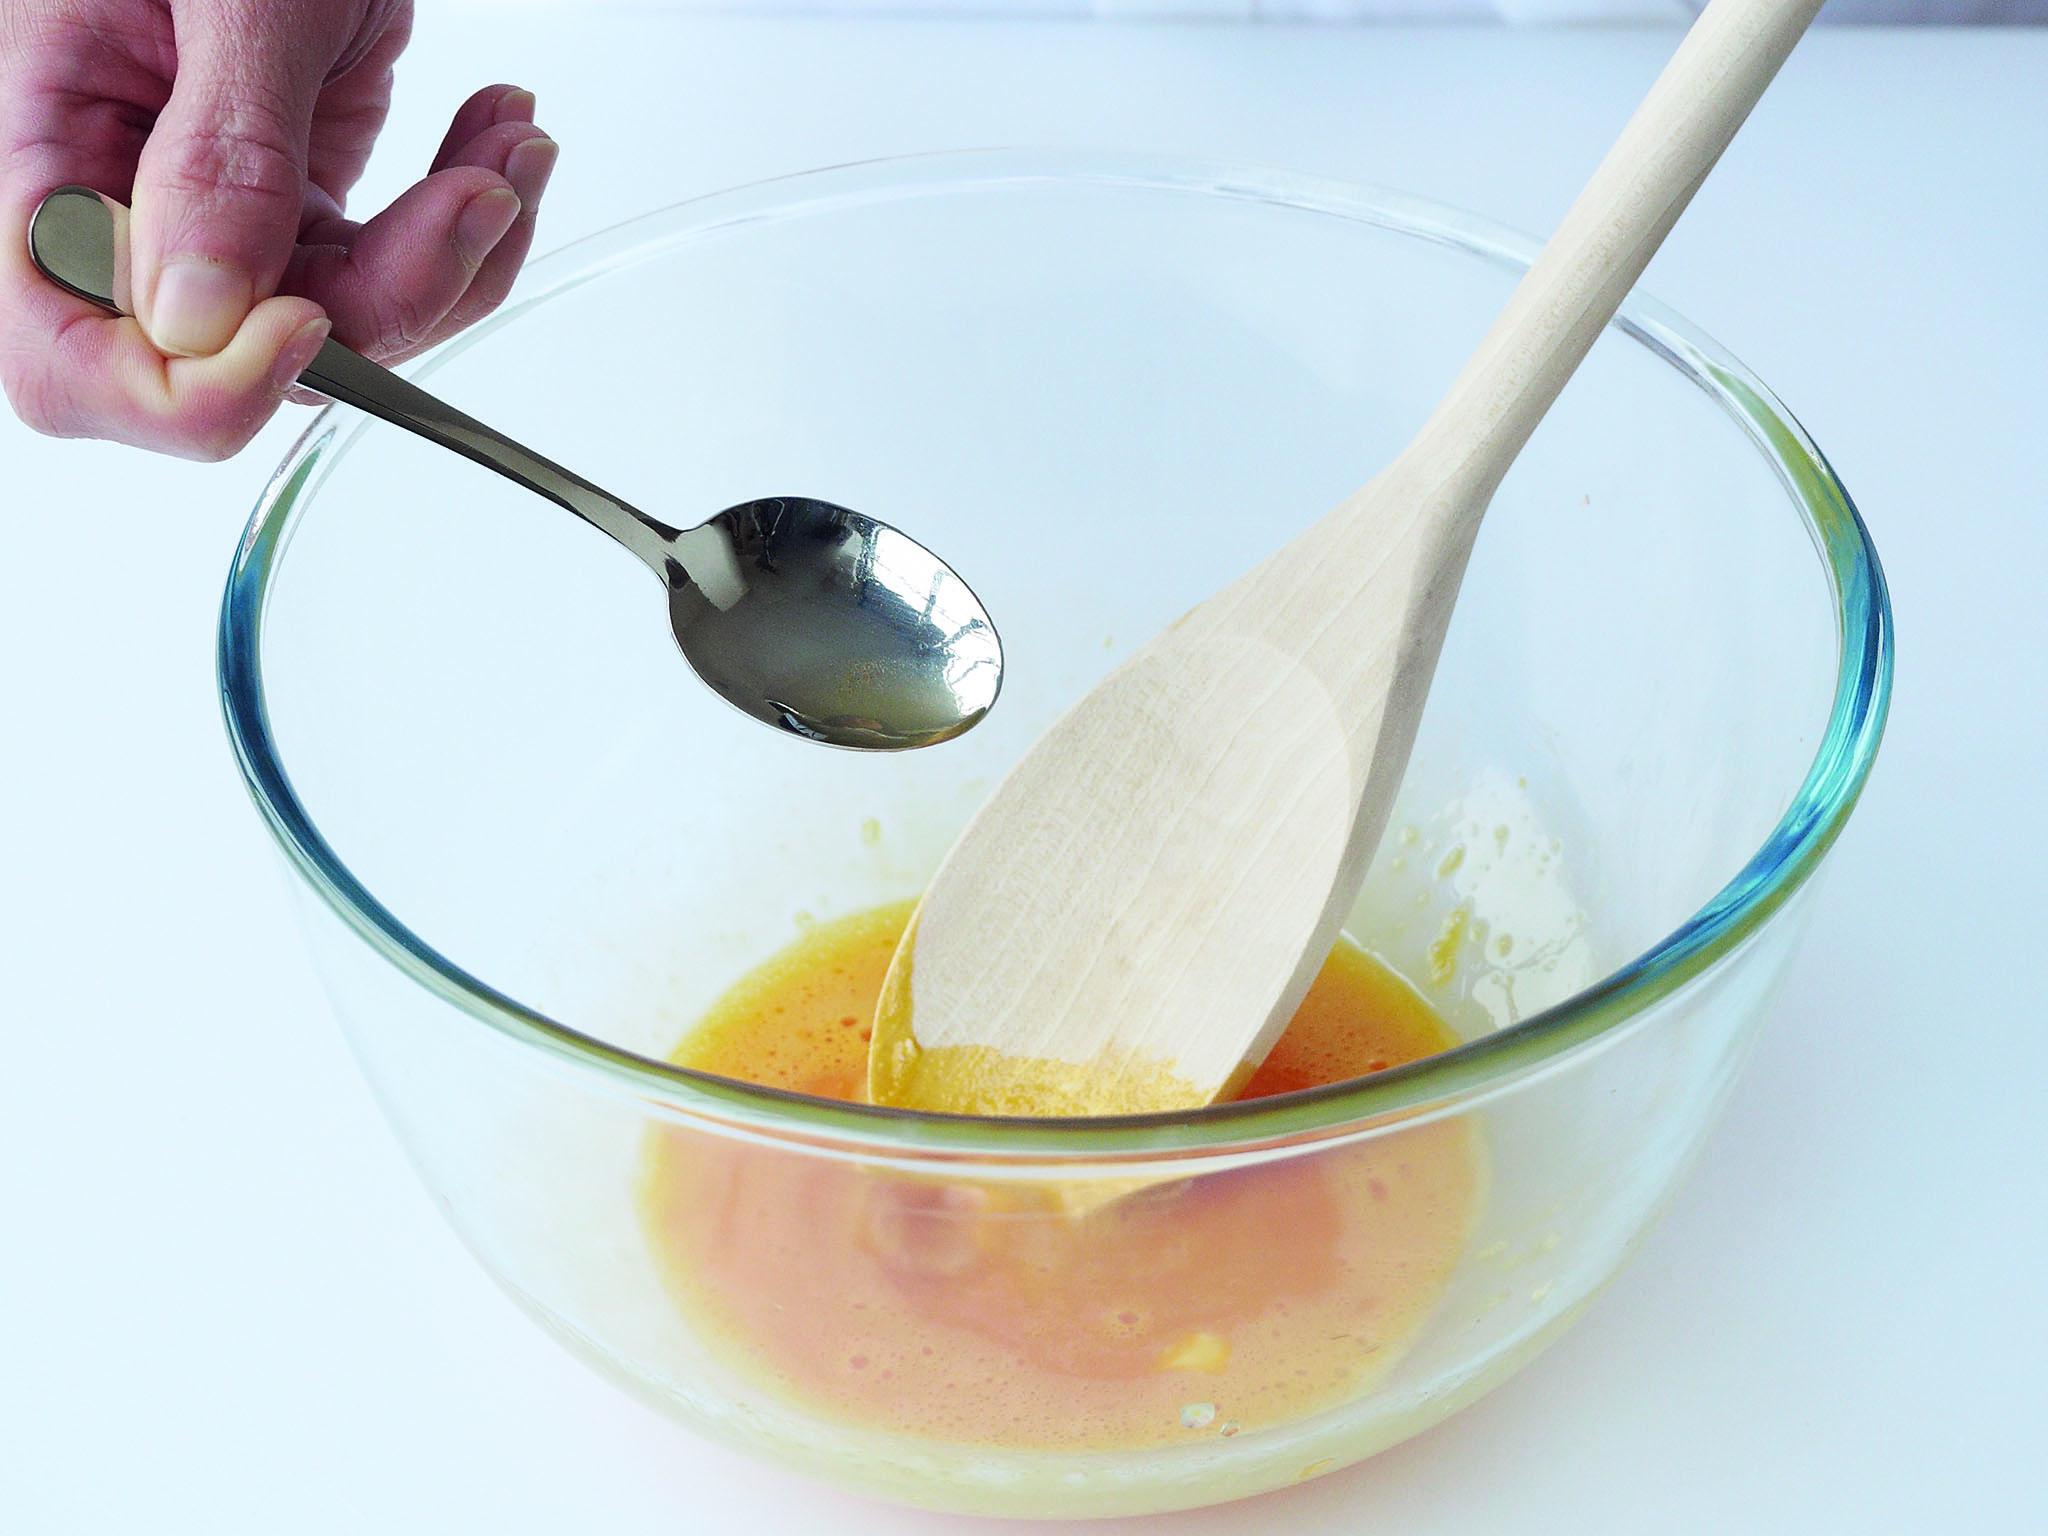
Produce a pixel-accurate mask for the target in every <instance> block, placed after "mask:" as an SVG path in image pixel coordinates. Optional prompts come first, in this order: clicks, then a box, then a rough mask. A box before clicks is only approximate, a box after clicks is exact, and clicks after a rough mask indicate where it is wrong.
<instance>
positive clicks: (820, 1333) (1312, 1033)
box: [641, 902, 1482, 1450]
mask: <svg viewBox="0 0 2048 1536" xmlns="http://www.w3.org/2000/svg"><path fill="white" fill-rule="evenodd" d="M911 908H912V904H911V903H908V902H906V903H903V904H901V905H896V906H890V907H883V908H878V909H876V910H874V911H871V912H865V913H861V914H858V915H856V916H853V917H849V918H846V919H844V920H841V921H839V922H835V923H829V924H823V925H820V926H818V927H816V928H814V929H812V930H811V931H810V932H809V933H808V934H807V935H805V936H804V937H803V938H802V939H800V940H799V941H798V942H797V943H795V944H794V945H792V946H791V947H790V948H789V949H787V950H785V951H784V952H783V953H782V954H780V955H778V956H776V957H775V958H774V959H772V960H770V961H769V962H768V963H767V964H765V965H763V966H762V967H760V968H759V969H758V970H756V971H754V972H753V973H752V974H751V975H748V976H747V977H745V978H743V979H742V980H741V981H740V982H739V983H738V984H737V985H735V986H734V987H733V988H732V990H731V991H729V992H728V993H727V994H726V995H725V996H724V997H723V998H722V999H720V1001H719V1002H718V1003H717V1004H716V1005H715V1006H714V1007H713V1008H712V1009H711V1011H710V1012H709V1013H708V1014H707V1015H706V1016H705V1018H704V1020H703V1021H702V1023H701V1024H699V1025H698V1026H697V1028H695V1029H694V1030H693V1031H692V1032H691V1033H690V1035H689V1036H688V1037H687V1038H686V1039H685V1040H684V1041H683V1043H682V1045H681V1046H680V1047H679V1048H678V1049H677V1051H676V1052H675V1056H674V1059H675V1061H676V1062H677V1063H678V1064H679V1065H682V1066H687V1067H693V1068H696V1069H698V1070H700V1071H705V1072H715V1073H719V1074H721V1075H723V1076H727V1077H735V1078H741V1079H744V1080H746V1081H749V1082H754V1083H760V1084H763V1085H767V1086H772V1087H777V1088H787V1089H794V1090H796V1091H797V1092H800V1093H809V1094H816V1095H819V1096H821V1097H825V1098H833V1099H843V1100H860V1099H862V1098H864V1097H865V1091H866V1083H867V1070H868V1061H867V1057H868V1039H869V1033H870V1026H871V1021H872V1019H873V1017H874V1013H875V1003H876V997H877V994H878V993H879V991H880V988H881V985H882V978H883V976H884V974H885V972H886V971H887V970H888V966H889V960H890V957H891V955H892V954H893V953H894V952H895V948H896V943H897V940H898V938H899V937H900V936H901V935H902V932H903V928H904V925H905V924H906V923H907V922H908V920H909V918H910V913H911ZM1456 1043H1457V1040H1456V1037H1455V1036H1453V1035H1452V1034H1451V1033H1450V1031H1449V1030H1448V1029H1447V1028H1446V1027H1445V1026H1444V1024H1443V1023H1442V1021H1441V1020H1439V1019H1438V1018H1437V1017H1436V1015H1435V1014H1434V1013H1433V1012H1432V1011H1431V1010H1430V1008H1429V1006H1428V1005H1427V1004H1426V1003H1425V1002H1423V1000H1422V999H1421V998H1420V997H1419V996H1417V995H1416V993H1415V992H1414V991H1413V990H1412V989H1411V988H1410V987H1409V986H1408V985H1407V983H1405V982H1404V981H1402V980H1401V979H1400V978H1399V977H1398V976H1396V975H1394V974H1393V972H1391V971H1389V970H1388V969H1387V968H1386V967H1385V966H1383V965H1382V964H1381V963H1380V962H1379V961H1377V960H1375V959H1374V958H1373V957H1372V956H1370V955H1368V954H1367V953H1366V952H1365V951H1364V950H1362V949H1360V948H1358V947H1357V946H1356V945H1354V944H1352V943H1350V942H1349V941H1348V940H1347V941H1343V942H1340V943H1339V945H1338V947H1337V949H1336V950H1335V951H1334V952H1333V953H1332V954H1331V956H1330V959H1329V961H1328V962H1327V963H1326V964H1325V966H1324V967H1323V970H1322V973H1321V974H1320V975H1319V976H1318V977H1317V979H1316V982H1315V985H1314V986H1313V988H1312V989H1311V990H1310V992H1309V994H1308V996H1307V997H1306V998H1305V999H1304V1000H1303V1002H1302V1004H1301V1007H1300V1009H1299V1010H1298V1011H1297V1012H1296V1013H1295V1015H1294V1018H1293V1021H1292V1022H1291V1023H1290V1024H1289V1026H1288V1028H1287V1031H1286V1033H1285V1034H1284V1035H1283V1036H1282V1037H1281V1040H1280V1042H1279V1044H1278V1045H1277V1046H1276V1047H1275V1048H1274V1050H1273V1052H1272V1054H1271V1055H1270V1056H1269V1057H1267V1059H1266V1061H1265V1063H1264V1065H1263V1066H1261V1067H1260V1069H1259V1071H1258V1072H1257V1073H1256V1074H1255V1075H1254V1076H1253V1077H1252V1079H1251V1081H1250V1082H1249V1084H1248V1085H1247V1086H1246V1087H1245V1089H1244V1091H1243V1093H1242V1094H1241V1095H1240V1097H1243V1098H1257V1097H1262V1096H1264V1095H1267V1094H1275V1093H1286V1092H1289V1091H1291V1090H1293V1089H1297V1088H1305V1087H1310V1086H1313V1085H1316V1084H1321V1083H1330V1082H1336V1081H1339V1080H1341V1079H1344V1078H1350V1077H1357V1076H1360V1075H1362V1074H1365V1073H1368V1072H1374V1071H1379V1070H1382V1069H1384V1068H1386V1067H1390V1066H1395V1065H1398V1064H1399V1063H1401V1062H1405V1061H1413V1060H1415V1059H1416V1058H1418V1057H1422V1056H1427V1055H1431V1054H1433V1053H1435V1052H1438V1051H1442V1050H1446V1049H1448V1048H1449V1047H1451V1046H1453V1045H1455V1044H1456ZM1481 1167H1482V1163H1481V1159H1480V1155H1479V1148H1478V1146H1477V1143H1476V1139H1475V1137H1474V1135H1473V1132H1472V1129H1471V1127H1470V1126H1469V1125H1468V1124H1467V1123H1466V1122H1464V1121H1462V1120H1458V1121H1446V1122H1433V1123H1428V1124H1422V1125H1417V1126H1412V1127H1409V1128H1407V1129H1404V1130H1400V1131H1397V1132H1395V1133H1393V1134H1391V1135H1386V1136H1381V1137H1377V1138H1374V1139H1373V1140H1372V1141H1370V1142H1368V1143H1365V1144H1354V1145H1350V1146H1340V1147H1326V1148H1323V1149H1322V1150H1319V1151H1317V1152H1315V1153H1313V1154H1311V1155H1307V1156H1301V1157H1296V1158H1292V1159H1289V1160H1286V1161H1284V1162H1269V1163H1264V1164H1258V1165H1254V1166H1251V1167H1246V1168H1241V1169H1234V1170H1229V1171H1225V1172H1219V1173H1212V1174H1206V1175H1204V1176H1202V1177H1200V1178H1194V1179H1184V1180H1175V1181H1167V1182H1156V1183H1148V1184H1143V1185H1137V1186H1131V1185H1129V1184H1128V1183H1125V1184H1123V1185H1121V1186H1119V1187H1117V1188H1115V1189H1113V1190H1109V1191H1107V1192H1106V1194H1105V1197H1104V1198H1101V1199H1090V1198H1086V1197H1085V1194H1084V1195H1083V1197H1082V1198H1079V1199H1077V1198H1075V1193H1076V1187H1075V1186H1069V1187H1067V1188H1064V1189H1062V1188H1059V1187H1049V1186H1046V1185H1042V1184H1018V1183H1014V1182H1007V1183H1006V1182H1000V1181H993V1180H975V1179H973V1178H972V1177H970V1176H968V1175H967V1174H965V1173H963V1174H962V1175H961V1176H960V1177H957V1178H939V1177H926V1176H914V1175H909V1174H904V1173H900V1172H896V1171H893V1170H889V1169H882V1168H866V1167H862V1166H859V1165H856V1164H851V1163H846V1162H839V1161H833V1160H829V1159H826V1158H822V1157H814V1156H804V1155H801V1154H797V1153H791V1152H787V1151H783V1150H779V1149H777V1148H774V1147H769V1146H764V1145H756V1144H748V1143H741V1142H737V1141H733V1140H730V1139H727V1138H722V1137H713V1136H707V1135H704V1134H702V1133H700V1132H692V1131H687V1130H679V1129H669V1128H662V1129H658V1130H656V1131H655V1132H653V1133H652V1135H651V1137H650V1140H649V1145H648V1150H647V1164H646V1170H645V1177H644V1183H643V1185H642V1189H641V1202H642V1211H643V1215H644V1218H645V1223H646V1227H647V1232H648V1235H649V1239H650V1241H651V1243H652V1247H653V1251H654V1255H655V1258H656V1262H657V1264H658V1266H659V1268H660V1271H661V1274H662V1277H663V1280H664V1282H665V1283H666V1285H667V1286H668V1288H669V1290H670V1291H671V1292H672V1294H673V1295H674V1297H675V1299H676V1301H677V1303H678V1305H679V1306H681V1307H682V1308H683V1309H684V1310H685V1313H686V1314H687V1315H688V1316H689V1317H691V1318H692V1319H694V1320H695V1321H696V1322H697V1323H698V1324H699V1327H700V1330H701V1331H702V1332H703V1333H704V1334H705V1335H706V1337H707V1338H708V1339H709V1340H710V1341H711V1342H712V1343H713V1345H714V1346H715V1347H717V1348H718V1349H719V1350H720V1351H721V1353H722V1354H723V1355H725V1356H728V1357H729V1359H730V1362H731V1363H732V1364H733V1365H735V1366H736V1367H738V1368H740V1369H742V1370H745V1371H747V1372H748V1373H750V1374H753V1375H755V1376H757V1377H759V1376H762V1375H764V1374H765V1376H766V1377H767V1378H769V1380H770V1382H771V1384H772V1385H773V1386H775V1387H777V1388H779V1389H780V1390H781V1392H782V1393H783V1394H784V1395H785V1396H787V1397H789V1398H792V1399H794V1400H796V1401H798V1402H800V1403H801V1404H803V1405H805V1406H807V1407H809V1408H810V1409H812V1410H813V1411H817V1412H822V1413H825V1414H828V1415H830V1416H833V1417H836V1418H840V1419H843V1420H845V1421H848V1422H850V1423H853V1424H856V1425H859V1426H861V1427H864V1428H870V1429H876V1430H885V1431H890V1432H894V1433H899V1434H907V1435H917V1436H928V1437H932V1438H936V1439H942V1440H946V1441H950V1442H954V1443H969V1444H982V1445H989V1446H1002V1447H1008V1448H1020V1449H1021V1448H1032V1449H1056V1448H1071V1449H1077V1450H1079V1449H1105V1450H1106V1449H1140V1448H1144V1447H1149V1446H1156V1445H1163V1444H1171V1443H1175V1442H1177V1441H1186V1440H1189V1439H1192V1438H1194V1437H1196V1436H1198V1435H1202V1434H1222V1435H1234V1434H1237V1433H1239V1432H1241V1431H1249V1430H1253V1429H1256V1428H1259V1427H1261V1426H1264V1425H1270V1424H1275V1423H1280V1422H1285V1421H1287V1420H1291V1419H1296V1418H1299V1417H1302V1416H1303V1415H1306V1414H1309V1413H1313V1412H1315V1411H1317V1410H1318V1409H1321V1408H1323V1407H1327V1406H1329V1405H1330V1404H1332V1403H1334V1402H1338V1401H1342V1400H1343V1399H1345V1398H1346V1397H1348V1396H1350V1395H1352V1394H1353V1393H1355V1392H1357V1391H1358V1390H1359V1389H1361V1388H1362V1387H1364V1386H1365V1385H1367V1384H1369V1383H1370V1382H1371V1381H1372V1380H1373V1379H1374V1378H1376V1377H1377V1376H1379V1375H1381V1374H1383V1373H1384V1372H1385V1371H1386V1370H1388V1369H1389V1368H1390V1367H1391V1366H1392V1365H1393V1363H1394V1362H1395V1360H1397V1359H1398V1358H1399V1356H1400V1354H1401V1353H1402V1351H1403V1349H1404V1348H1405V1347H1406V1346H1407V1344H1408V1342H1409V1341H1410V1340H1411V1339H1412V1338H1413V1336H1414V1335H1415V1333H1416V1331H1417V1330H1418V1329H1419V1328H1420V1326H1421V1324H1422V1322H1423V1321H1424V1319H1425V1318H1426V1317H1427V1316H1428V1314H1429V1311H1430V1309H1431V1307H1432V1306H1433V1304H1434V1303H1435V1301H1436V1298H1437V1296H1438V1294H1439V1293H1440V1292H1441V1290H1442V1288H1443V1285H1444V1282H1445V1280H1446V1279H1447V1277H1448V1276H1449V1274H1450V1271H1451V1269H1452V1267H1453V1265H1454V1264H1455V1263H1456V1261H1457V1258H1458V1255H1459V1252H1460V1250H1461V1248H1462V1247H1463V1245H1464V1241H1465V1237H1466V1234H1467V1232H1468V1231H1469V1229H1470V1225H1471V1219H1472V1216H1473V1214H1474V1208H1475V1206H1476V1203H1477V1200H1478V1197H1479V1191H1480V1184H1481ZM1078 1188H1079V1189H1080V1190H1081V1191H1085V1190H1086V1189H1087V1186H1086V1185H1081V1186H1078Z"/></svg>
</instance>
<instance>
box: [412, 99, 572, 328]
mask: <svg viewBox="0 0 2048 1536" xmlns="http://www.w3.org/2000/svg"><path fill="white" fill-rule="evenodd" d="M510 126H512V125H509V124H500V125H499V126H498V127H497V128H494V129H493V130H491V132H490V133H488V134H486V135H485V136H484V138H483V139H482V140H480V141H479V142H480V144H482V145H484V146H486V147H488V146H490V145H491V144H492V143H493V142H494V140H495V137H496V135H498V134H501V133H504V132H505V131H506V129H507V128H509V127H510ZM526 129H527V131H526V135H525V136H524V137H522V138H520V139H518V140H517V141H516V142H515V143H514V144H513V145H512V147H511V148H510V149H509V150H508V151H507V152H506V154H505V157H504V161H503V165H502V167H501V170H500V174H502V175H503V176H504V178H505V180H506V181H507V182H509V183H510V184H511V187H512V190H513V191H514V192H516V193H517V194H518V195H519V217H518V218H517V219H515V220H514V221H513V223H512V227H511V228H510V229H509V230H507V231H506V232H505V237H504V239H502V240H500V241H499V242H498V243H497V245H496V246H495V247H494V248H493V249H492V251H491V254H490V255H489V256H488V257H486V258H485V260H484V264H483V266H482V267H480V268H479V269H478V271H477V274H476V276H475V278H473V279H472V280H471V282H470V285H469V289H468V291H467V292H466V293H464V294H463V296H462V297H461V298H460V299H458V300H457V301H456V303H455V306H454V308H452V309H451V310H449V312H448V314H447V316H446V318H444V319H443V320H442V321H441V323H440V324H439V325H437V326H435V327H434V329H433V330H432V331H431V332H429V333H428V336H427V341H426V344H427V345H428V346H435V345H438V344H439V343H441V342H443V341H446V340H447V339H448V338H449V337H450V336H453V335H455V334H456V333H457V332H459V331H462V330H466V329H467V328H468V327H470V326H472V325H474V324H476V323H477V321H479V320H481V319H483V318H484V316H486V315H488V314H489V313H490V312H491V311H492V310H494V309H496V308H497V307H498V306H499V305H500V304H502V303H504V302H505V295H506V294H508V293H510V292H511V291H512V284H513V282H514V281H515V280H516V279H517V278H518V276H519V270H520V268H521V267H522V266H524V265H525V264H526V253H527V252H528V251H529V250H530V249H532V247H533V232H534V225H535V220H536V219H537V217H538V215H539V213H540V201H541V196H542V194H543V193H545V192H546V191H547V185H548V178H549V177H551V176H552V175H554V171H555V161H556V159H557V158H558V157H559V156H560V153H561V146H560V145H558V144H556V142H555V141H554V140H553V139H551V138H549V137H548V136H547V135H545V134H544V133H542V132H541V131H540V130H539V129H538V128H533V127H532V126H531V125H530V124H529V125H526Z"/></svg>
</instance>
